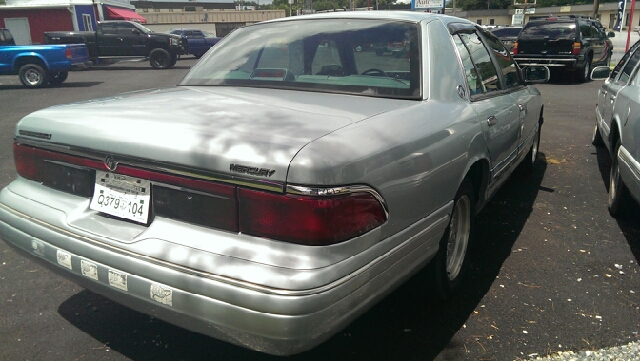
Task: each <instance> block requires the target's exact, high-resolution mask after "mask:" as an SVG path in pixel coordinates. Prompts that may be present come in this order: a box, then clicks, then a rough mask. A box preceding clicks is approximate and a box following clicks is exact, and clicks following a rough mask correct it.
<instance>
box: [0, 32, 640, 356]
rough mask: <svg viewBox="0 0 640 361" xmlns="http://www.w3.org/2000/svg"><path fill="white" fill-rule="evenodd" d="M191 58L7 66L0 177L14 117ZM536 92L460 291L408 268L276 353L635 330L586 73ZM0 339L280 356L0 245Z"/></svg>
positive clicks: (595, 342)
mask: <svg viewBox="0 0 640 361" xmlns="http://www.w3.org/2000/svg"><path fill="white" fill-rule="evenodd" d="M618 39H621V37H619V38H618ZM195 61H196V60H195V59H193V58H186V59H182V60H180V61H179V62H178V64H177V66H176V67H175V68H173V69H169V70H154V69H152V68H151V67H149V65H148V63H145V62H138V63H120V64H116V65H112V66H106V67H96V68H94V69H91V70H89V71H84V72H77V73H71V74H70V75H69V79H68V80H67V82H65V83H64V84H63V85H62V86H61V87H59V88H44V89H24V88H23V87H22V86H21V85H20V83H19V81H18V79H17V76H16V77H13V76H1V77H0V187H3V186H5V185H7V184H8V183H9V182H10V181H11V180H12V179H13V178H14V177H15V170H14V169H13V160H12V155H11V152H12V150H11V144H12V132H13V127H14V126H15V124H16V122H17V121H19V119H20V118H21V117H23V116H24V115H26V114H28V113H29V112H32V111H34V110H37V109H40V108H43V107H46V106H51V105H55V104H61V103H68V102H74V101H81V100H86V99H91V98H96V97H109V96H114V95H116V94H118V93H121V92H127V91H135V90H139V89H147V88H155V87H164V86H171V85H174V84H176V83H178V81H179V80H180V79H181V78H182V77H183V76H184V74H186V72H187V71H188V69H189V67H190V66H192V65H193V64H194V63H195ZM538 88H539V89H540V90H541V92H542V94H543V97H544V103H545V123H544V126H543V128H542V142H541V148H540V152H541V160H540V162H539V163H538V164H537V167H536V169H535V172H534V175H533V177H526V176H523V175H516V176H514V177H513V178H512V179H511V180H510V181H508V182H507V184H506V185H505V187H504V188H503V189H502V190H501V191H500V192H499V193H498V194H497V196H496V197H495V198H494V199H493V200H492V201H491V202H490V203H489V204H488V205H487V207H486V208H485V209H484V210H483V211H482V212H481V214H480V216H479V219H478V229H477V230H478V231H479V232H480V237H479V238H480V240H479V245H478V247H477V248H476V249H475V250H474V262H473V265H472V274H471V277H470V278H469V279H468V280H467V281H466V284H465V288H464V291H463V292H462V293H461V294H459V295H458V296H457V297H456V298H454V299H453V300H451V301H450V302H448V303H446V304H443V303H441V302H439V301H437V300H436V299H435V298H434V297H432V296H431V295H430V294H428V292H427V287H426V286H425V285H426V284H427V283H428V281H427V280H425V277H424V275H423V274H418V275H416V276H415V277H413V278H412V279H411V280H409V281H408V282H407V283H406V284H404V285H403V286H401V287H400V288H398V289H397V290H396V291H395V292H394V293H393V294H391V295H390V296H389V297H387V299H385V300H384V301H383V302H381V303H379V304H378V305H377V306H375V307H374V308H372V309H371V310H370V311H369V312H368V313H366V314H364V315H363V316H362V317H360V318H359V319H358V320H356V321H355V322H354V323H352V324H351V325H350V326H349V327H347V328H346V329H345V330H343V331H342V332H340V333H338V334H337V335H335V336H334V337H333V338H331V339H330V340H328V341H327V342H325V343H324V344H322V345H320V346H319V347H317V348H315V349H313V350H311V351H308V352H305V353H302V354H299V355H294V356H291V357H288V358H286V359H287V360H439V361H445V360H500V361H502V360H522V359H529V358H530V357H535V356H537V355H546V354H549V353H552V352H557V351H567V350H573V351H577V350H597V349H600V348H606V347H611V346H616V345H624V344H627V343H629V342H634V341H636V342H637V341H639V340H640V334H639V333H638V332H640V297H639V295H640V219H639V218H637V217H632V218H630V219H625V220H615V219H612V218H611V217H610V216H609V214H608V212H607V208H606V202H607V185H608V172H609V170H608V167H609V158H608V154H607V152H606V151H605V150H604V149H598V148H595V147H594V146H592V145H591V144H590V139H591V132H592V130H593V126H594V107H595V101H596V99H597V97H596V93H597V90H598V88H599V82H598V81H592V82H589V83H586V84H571V83H565V82H564V81H563V80H561V79H559V80H553V81H552V82H551V83H549V84H543V85H540V86H538ZM166 106H167V107H179V106H180V104H179V103H175V104H166ZM87 121H91V115H90V114H87ZM435 191H437V190H435ZM636 211H640V209H636ZM636 214H637V213H636ZM0 345H1V346H0V360H43V361H46V360H74V361H75V360H114V361H115V360H117V361H122V360H282V359H283V358H277V357H272V356H269V355H264V354H261V353H257V352H253V351H248V350H245V349H242V348H239V347H236V346H232V345H229V344H226V343H223V342H220V341H217V340H214V339H211V338H208V337H205V336H202V335H199V334H195V333H192V332H189V331H185V330H183V329H180V328H177V327H175V326H172V325H169V324H166V323H164V322H162V321H159V320H157V319H154V318H152V317H149V316H147V315H144V314H140V313H137V312H134V311H132V310H130V309H127V308H125V307H122V306H120V305H118V304H116V303H113V302H111V301H109V300H108V299H106V298H104V297H102V296H100V295H97V294H94V293H91V292H89V291H86V290H84V289H82V288H81V287H79V286H76V285H75V284H72V283H70V282H68V281H66V280H65V279H63V278H61V277H58V276H56V275H54V274H52V273H50V272H49V271H47V270H45V269H44V268H42V267H40V266H39V265H36V264H35V263H32V262H31V261H30V260H28V259H25V258H23V257H22V256H19V255H18V254H16V253H15V252H14V251H12V250H11V249H9V247H7V245H6V244H5V243H3V242H0ZM638 359H639V360H640V355H639V356H638Z"/></svg>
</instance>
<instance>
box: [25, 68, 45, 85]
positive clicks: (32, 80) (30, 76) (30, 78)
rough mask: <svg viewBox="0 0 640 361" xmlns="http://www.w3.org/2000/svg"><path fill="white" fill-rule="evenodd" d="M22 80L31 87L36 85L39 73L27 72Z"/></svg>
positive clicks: (39, 78)
mask: <svg viewBox="0 0 640 361" xmlns="http://www.w3.org/2000/svg"><path fill="white" fill-rule="evenodd" d="M24 78H25V80H26V81H27V83H29V84H31V85H36V84H38V83H39V82H40V80H41V77H40V73H39V72H37V71H35V70H28V71H27V72H26V73H25V75H24Z"/></svg>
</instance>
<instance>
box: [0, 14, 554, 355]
mask: <svg viewBox="0 0 640 361" xmlns="http://www.w3.org/2000/svg"><path fill="white" fill-rule="evenodd" d="M403 40H407V41H408V44H410V48H409V54H408V56H407V57H379V56H376V54H375V52H373V51H360V52H359V51H357V50H355V49H354V48H355V46H354V45H356V44H368V43H374V42H377V41H382V42H384V43H389V42H396V41H403ZM443 74H446V76H443ZM548 75H549V74H548V70H547V69H546V68H537V67H530V68H528V69H526V71H523V72H521V71H520V69H519V68H518V66H517V65H516V63H515V62H514V61H513V59H512V58H511V56H510V54H509V52H508V51H507V50H506V49H505V48H504V46H503V45H502V43H501V42H500V41H499V40H498V39H497V38H496V37H495V36H493V35H492V34H491V33H489V32H486V31H485V30H483V29H481V28H480V27H478V26H477V25H475V24H473V23H471V22H469V21H466V20H464V19H459V18H454V17H449V16H442V15H436V14H429V13H422V12H415V13H414V12H398V11H371V12H349V13H326V14H316V15H308V16H299V17H290V18H285V19H278V20H273V21H267V22H262V23H258V24H254V25H250V26H247V27H244V28H241V29H238V30H236V31H234V32H233V33H231V34H229V35H228V36H227V37H226V38H224V39H223V40H221V41H220V43H219V44H218V45H216V46H215V47H213V48H212V49H211V50H210V51H209V52H207V54H206V55H205V56H203V57H202V59H200V61H199V62H198V63H197V64H196V65H195V66H194V67H193V68H192V69H191V70H190V71H189V73H188V74H187V75H186V77H185V78H184V79H183V80H182V81H181V82H180V84H179V85H178V86H175V87H171V88H167V89H161V90H158V89H154V90H147V91H139V92H134V93H129V94H124V95H118V96H113V97H107V98H103V99H97V100H91V101H85V102H80V103H74V104H70V105H61V106H56V107H52V108H48V109H43V110H40V111H37V112H35V113H33V114H31V115H28V116H26V117H24V118H23V119H22V120H21V121H20V122H19V123H18V124H17V125H16V129H15V143H14V146H13V147H14V157H15V164H16V168H17V172H18V177H17V179H16V180H14V181H13V182H11V183H10V184H9V185H8V186H7V187H6V188H4V189H3V190H2V191H0V237H2V239H4V240H5V241H6V242H8V243H9V244H10V245H12V246H13V247H14V248H15V249H17V250H19V251H21V252H24V253H25V254H28V255H30V256H32V257H34V258H35V259H37V260H38V261H40V262H42V263H43V264H45V265H48V266H49V267H50V268H51V269H53V270H55V271H57V272H59V273H61V274H63V275H64V276H66V277H68V278H69V279H71V280H73V281H75V282H77V283H78V284H80V285H82V286H84V287H86V288H88V289H90V290H93V291H95V292H97V293H100V294H103V295H105V296H107V297H110V298H112V299H113V300H115V301H117V302H120V303H122V304H124V305H127V306H129V307H131V308H134V309H136V310H139V311H142V312H146V313H149V314H151V315H153V316H154V317H158V318H160V319H164V320H167V321H168V322H171V323H174V324H176V325H179V326H181V327H185V328H187V329H190V330H193V331H196V332H201V333H204V334H206V335H210V336H212V337H216V338H219V339H222V340H225V341H228V342H231V343H234V344H238V345H241V346H244V347H247V348H250V349H253V350H258V351H262V352H267V353H271V354H278V355H289V354H293V353H296V352H301V351H304V350H307V349H310V348H312V347H314V346H315V345H318V344H319V343H321V342H323V341H324V340H326V339H328V338H329V337H331V336H332V335H333V334H335V333H336V332H338V331H340V330H341V329H342V328H344V327H345V326H346V325H348V324H349V323H350V322H351V321H353V320H354V319H355V318H356V317H358V316H359V315H360V314H362V313H363V312H365V311H366V310H367V309H369V308H370V307H371V306H373V305H374V304H375V303H376V302H377V301H379V300H380V299H382V298H383V297H384V296H385V295H387V294H389V293H390V292H391V291H392V290H393V289H395V288H396V287H398V286H399V285H400V284H401V283H402V282H403V281H405V280H406V279H408V278H409V277H410V276H411V275H412V274H414V273H416V272H417V271H418V270H420V269H421V268H423V266H425V265H427V264H430V266H429V271H430V275H431V276H432V277H433V279H434V280H435V282H434V285H435V286H434V289H433V292H434V293H435V294H439V295H440V296H441V297H443V298H449V297H452V296H453V295H455V293H456V292H457V291H458V290H459V288H460V287H461V284H462V280H463V279H464V276H465V274H466V273H467V272H468V271H469V254H470V252H469V250H470V249H471V248H470V247H471V246H472V245H473V243H474V240H475V238H474V219H475V216H476V214H477V213H478V212H479V211H480V210H481V209H482V207H483V206H484V205H485V204H486V203H487V202H488V201H489V199H490V198H491V197H492V196H493V195H494V194H495V193H496V192H497V190H498V189H499V188H500V186H501V185H502V184H504V182H505V181H506V180H507V179H508V178H509V176H510V175H511V174H512V173H513V172H514V171H515V170H516V169H517V168H518V167H520V168H522V170H524V171H531V170H532V168H533V167H534V164H535V162H536V158H537V155H538V147H539V144H540V134H541V126H542V123H543V101H542V97H541V95H540V92H539V91H538V90H537V89H536V88H535V87H533V86H531V85H528V83H527V82H526V80H531V81H534V80H535V81H544V80H548ZM174 103H175V104H180V106H179V107H166V104H174ZM87 119H91V121H90V122H88V121H87ZM477 246H478V247H489V245H483V244H479V245H477ZM425 287H426V285H425Z"/></svg>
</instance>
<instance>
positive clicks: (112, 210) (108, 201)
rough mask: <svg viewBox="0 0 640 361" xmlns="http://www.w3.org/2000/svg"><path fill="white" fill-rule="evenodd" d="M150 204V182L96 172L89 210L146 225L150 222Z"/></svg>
mask: <svg viewBox="0 0 640 361" xmlns="http://www.w3.org/2000/svg"><path fill="white" fill-rule="evenodd" d="M150 202H151V182H150V181H148V180H144V179H139V178H135V177H129V176H126V175H121V174H114V173H109V172H104V171H96V184H95V190H94V192H93V198H91V204H90V206H89V208H91V209H93V210H95V211H99V212H103V213H106V214H110V215H112V216H115V217H119V218H125V219H130V220H132V221H135V222H138V223H143V224H146V223H147V222H148V220H149V203H150Z"/></svg>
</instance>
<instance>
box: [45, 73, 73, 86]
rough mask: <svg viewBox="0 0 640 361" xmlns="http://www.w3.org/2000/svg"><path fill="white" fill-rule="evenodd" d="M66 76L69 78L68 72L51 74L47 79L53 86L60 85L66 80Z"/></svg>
mask: <svg viewBox="0 0 640 361" xmlns="http://www.w3.org/2000/svg"><path fill="white" fill-rule="evenodd" d="M68 76H69V72H68V71H59V72H57V73H53V74H51V77H50V78H49V83H50V84H53V85H58V84H62V83H63V82H64V81H65V80H67V77H68Z"/></svg>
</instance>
